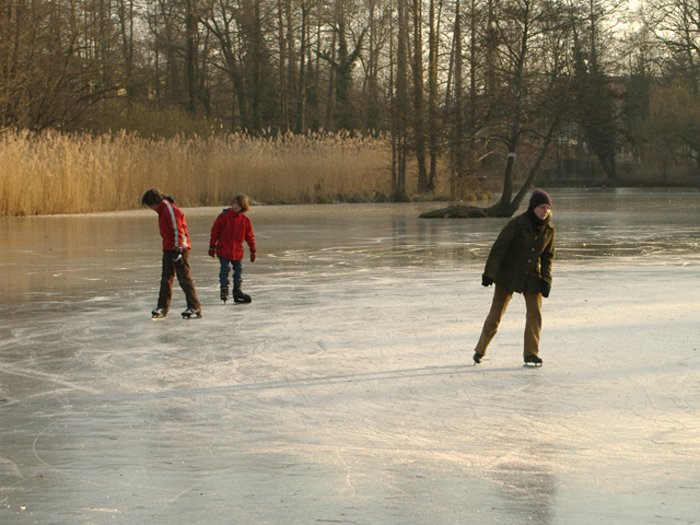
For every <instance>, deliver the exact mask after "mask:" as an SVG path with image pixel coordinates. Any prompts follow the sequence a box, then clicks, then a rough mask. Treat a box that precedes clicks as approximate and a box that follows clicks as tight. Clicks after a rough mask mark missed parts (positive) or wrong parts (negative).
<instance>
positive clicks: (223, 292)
mask: <svg viewBox="0 0 700 525" xmlns="http://www.w3.org/2000/svg"><path fill="white" fill-rule="evenodd" d="M221 300H222V301H223V302H226V301H228V286H222V287H221Z"/></svg>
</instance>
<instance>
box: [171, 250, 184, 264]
mask: <svg viewBox="0 0 700 525" xmlns="http://www.w3.org/2000/svg"><path fill="white" fill-rule="evenodd" d="M170 258H171V259H172V260H173V262H174V263H179V262H180V261H182V248H175V249H174V250H173V251H171V252H170Z"/></svg>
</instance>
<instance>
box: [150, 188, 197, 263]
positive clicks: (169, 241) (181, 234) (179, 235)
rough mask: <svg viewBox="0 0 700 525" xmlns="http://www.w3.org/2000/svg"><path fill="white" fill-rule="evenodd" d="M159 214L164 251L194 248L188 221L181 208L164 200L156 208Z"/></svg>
mask: <svg viewBox="0 0 700 525" xmlns="http://www.w3.org/2000/svg"><path fill="white" fill-rule="evenodd" d="M155 210H156V212H157V213H158V226H159V227H160V236H161V237H162V238H163V251H166V252H170V251H173V250H179V251H183V252H185V251H188V250H189V249H190V248H192V244H191V243H190V234H189V232H188V230H187V221H186V220H185V215H184V213H182V211H181V210H180V208H178V207H177V206H175V205H174V204H173V203H171V202H169V201H168V200H167V199H163V200H162V201H161V203H160V204H158V206H156V208H155Z"/></svg>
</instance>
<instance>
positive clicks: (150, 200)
mask: <svg viewBox="0 0 700 525" xmlns="http://www.w3.org/2000/svg"><path fill="white" fill-rule="evenodd" d="M163 199H167V200H168V201H170V202H173V199H172V197H169V196H167V195H163V194H162V193H161V192H160V191H159V190H157V189H156V188H151V189H150V190H146V193H144V194H143V197H141V204H143V205H144V206H149V207H150V206H154V205H156V204H159V203H160V202H161V201H162V200H163Z"/></svg>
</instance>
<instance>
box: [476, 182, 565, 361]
mask: <svg viewBox="0 0 700 525" xmlns="http://www.w3.org/2000/svg"><path fill="white" fill-rule="evenodd" d="M551 208H552V198H551V197H550V195H549V194H548V193H547V192H546V191H544V190H541V189H536V190H534V191H533V192H532V195H531V197H530V202H529V205H528V208H527V211H526V212H524V213H522V214H521V215H518V216H517V217H514V218H513V219H511V220H510V221H509V222H508V223H507V224H506V225H505V227H504V228H503V230H501V233H500V234H499V235H498V238H497V239H496V242H494V244H493V246H492V247H491V252H490V253H489V257H488V259H487V261H486V268H485V270H484V274H483V275H482V277H481V284H482V285H483V286H490V285H492V284H494V283H495V284H496V288H495V290H494V294H493V301H492V303H491V309H490V311H489V314H488V316H487V317H486V321H484V327H483V329H482V331H481V337H479V342H478V343H477V344H476V348H475V349H474V363H475V364H478V363H480V362H481V359H482V358H483V357H484V354H485V353H486V349H487V347H488V345H489V343H490V342H491V339H493V337H494V336H495V335H496V332H497V330H498V325H499V324H500V322H501V318H502V317H503V314H504V313H505V311H506V308H507V307H508V303H509V302H510V300H511V298H512V297H513V292H518V293H522V294H523V297H524V298H525V306H526V310H527V313H526V319H525V341H524V349H523V356H524V360H525V364H526V365H535V366H539V365H541V364H542V359H541V358H540V357H539V355H538V354H539V343H540V330H541V328H542V314H541V309H542V297H548V296H549V291H550V289H551V287H552V259H553V258H554V224H553V223H552V219H551V216H552V213H551Z"/></svg>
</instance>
